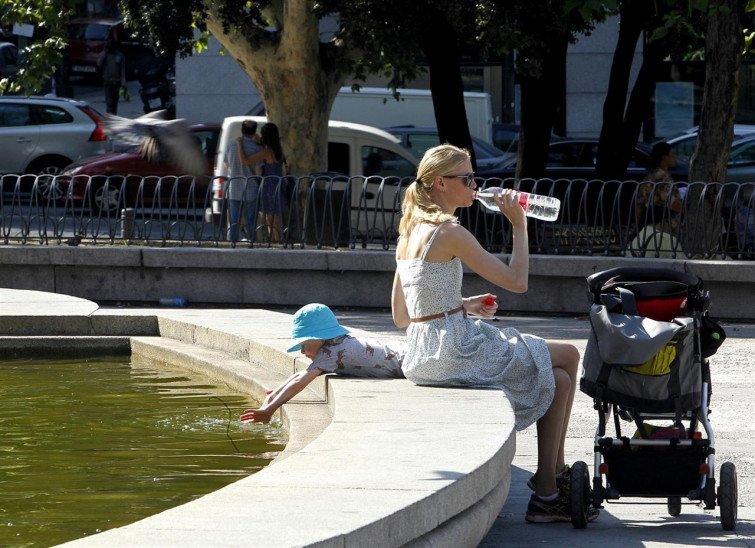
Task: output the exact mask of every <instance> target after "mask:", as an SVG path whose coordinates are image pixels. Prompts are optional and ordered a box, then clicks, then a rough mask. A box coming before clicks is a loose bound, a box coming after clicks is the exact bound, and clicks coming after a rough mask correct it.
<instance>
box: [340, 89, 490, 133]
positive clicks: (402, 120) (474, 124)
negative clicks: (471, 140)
mask: <svg viewBox="0 0 755 548" xmlns="http://www.w3.org/2000/svg"><path fill="white" fill-rule="evenodd" d="M396 91H398V92H399V94H400V95H399V100H398V101H396V99H395V98H394V97H393V92H392V91H391V90H389V89H384V88H366V87H365V88H360V90H359V91H352V90H351V88H349V87H342V88H341V90H340V91H339V92H338V96H337V97H336V100H335V102H334V103H333V109H332V110H331V111H330V117H331V118H333V119H335V120H346V121H349V122H357V123H360V124H367V125H370V126H377V127H381V128H383V127H389V126H406V125H410V126H414V127H437V124H436V122H435V108H434V107H433V96H432V94H431V93H430V90H429V89H399V90H396ZM464 107H465V109H466V112H467V124H468V125H469V133H470V134H471V135H472V137H477V138H478V139H481V140H483V141H485V142H486V143H492V142H493V107H492V105H491V102H490V94H489V93H477V92H471V91H467V92H465V93H464Z"/></svg>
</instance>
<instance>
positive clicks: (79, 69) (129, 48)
mask: <svg viewBox="0 0 755 548" xmlns="http://www.w3.org/2000/svg"><path fill="white" fill-rule="evenodd" d="M109 37H112V38H114V39H115V41H116V42H117V43H118V49H119V50H120V51H121V53H123V55H124V56H125V57H126V77H127V78H136V77H137V76H138V75H139V74H141V72H142V70H144V67H145V66H146V65H147V64H148V63H149V62H150V61H151V60H152V58H153V57H154V52H153V50H152V48H150V47H149V46H148V45H147V44H143V43H142V42H140V41H139V40H138V39H136V38H135V37H134V36H133V34H132V33H131V32H130V31H129V30H128V29H127V28H125V27H124V25H123V19H122V18H117V19H110V18H92V17H84V18H79V19H73V20H71V21H70V22H69V23H68V57H69V61H70V70H71V74H73V75H83V76H90V77H98V78H99V73H98V70H97V57H98V56H99V55H100V53H101V52H102V50H103V49H104V48H105V40H107V38H109Z"/></svg>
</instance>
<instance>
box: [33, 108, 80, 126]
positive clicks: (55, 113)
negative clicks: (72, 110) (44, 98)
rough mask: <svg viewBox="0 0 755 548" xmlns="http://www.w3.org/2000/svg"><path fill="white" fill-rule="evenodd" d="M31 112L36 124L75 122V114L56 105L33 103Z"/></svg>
mask: <svg viewBox="0 0 755 548" xmlns="http://www.w3.org/2000/svg"><path fill="white" fill-rule="evenodd" d="M31 114H32V120H33V122H34V124H38V125H49V124H70V123H71V122H73V116H71V115H70V114H68V113H67V112H66V111H65V110H63V109H62V108H60V107H56V106H48V105H32V106H31Z"/></svg>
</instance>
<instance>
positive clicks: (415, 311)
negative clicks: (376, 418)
mask: <svg viewBox="0 0 755 548" xmlns="http://www.w3.org/2000/svg"><path fill="white" fill-rule="evenodd" d="M437 234H438V231H437V229H436V231H435V232H434V233H433V235H432V237H431V238H430V240H429V241H428V242H427V245H426V246H425V249H424V250H423V251H422V255H421V256H420V257H419V258H416V259H405V260H397V261H396V262H397V268H398V272H399V276H400V278H401V286H402V287H403V290H404V297H405V300H406V306H407V308H408V310H409V316H410V317H411V318H422V317H425V316H431V315H433V314H439V313H443V312H447V311H449V310H453V309H455V308H458V307H459V306H460V305H461V303H462V297H461V283H462V275H463V267H462V263H461V260H460V259H459V258H458V257H454V258H453V259H451V260H450V261H448V262H443V263H431V262H427V261H426V260H425V256H426V254H427V251H428V249H430V246H431V245H432V243H433V241H434V239H435V236H436V235H437ZM406 334H407V339H408V340H407V348H406V354H405V356H404V359H403V362H402V365H401V368H402V369H403V370H404V375H406V378H407V379H409V380H411V381H412V382H414V383H416V384H419V385H427V386H470V387H479V386H486V387H487V386H489V387H496V388H500V389H502V390H503V391H504V393H505V394H506V396H507V397H508V399H509V401H510V402H511V405H512V407H513V409H514V413H515V416H516V417H515V420H516V429H517V430H523V429H524V428H526V427H527V426H529V425H530V424H532V423H533V422H535V421H536V420H538V419H539V418H540V417H542V416H543V415H544V414H545V412H546V411H547V410H548V407H549V406H550V404H551V401H552V400H553V394H554V391H555V383H554V380H553V369H552V365H551V360H550V354H549V352H548V347H547V345H546V343H545V341H544V340H543V339H541V338H540V337H536V336H534V335H527V334H522V333H519V331H517V330H516V329H514V328H504V329H503V330H499V329H497V328H495V327H493V326H492V325H490V324H487V323H485V322H483V321H480V320H477V321H475V320H473V319H472V318H467V317H465V315H464V314H463V313H461V312H458V313H456V314H451V315H448V316H445V317H441V318H438V319H433V320H428V321H422V322H412V323H411V324H410V325H409V327H408V328H407V331H406Z"/></svg>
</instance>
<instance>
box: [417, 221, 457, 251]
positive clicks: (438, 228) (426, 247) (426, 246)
mask: <svg viewBox="0 0 755 548" xmlns="http://www.w3.org/2000/svg"><path fill="white" fill-rule="evenodd" d="M446 222H450V221H445V222H443V223H440V224H439V225H438V226H436V227H435V230H433V233H432V236H430V239H429V240H427V243H426V244H425V249H423V250H422V255H420V259H422V260H423V261H424V260H425V256H426V255H427V252H428V251H429V250H430V246H431V245H433V242H434V241H435V237H436V236H437V235H438V230H440V227H442V226H443V225H444V224H445V223H446Z"/></svg>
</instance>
